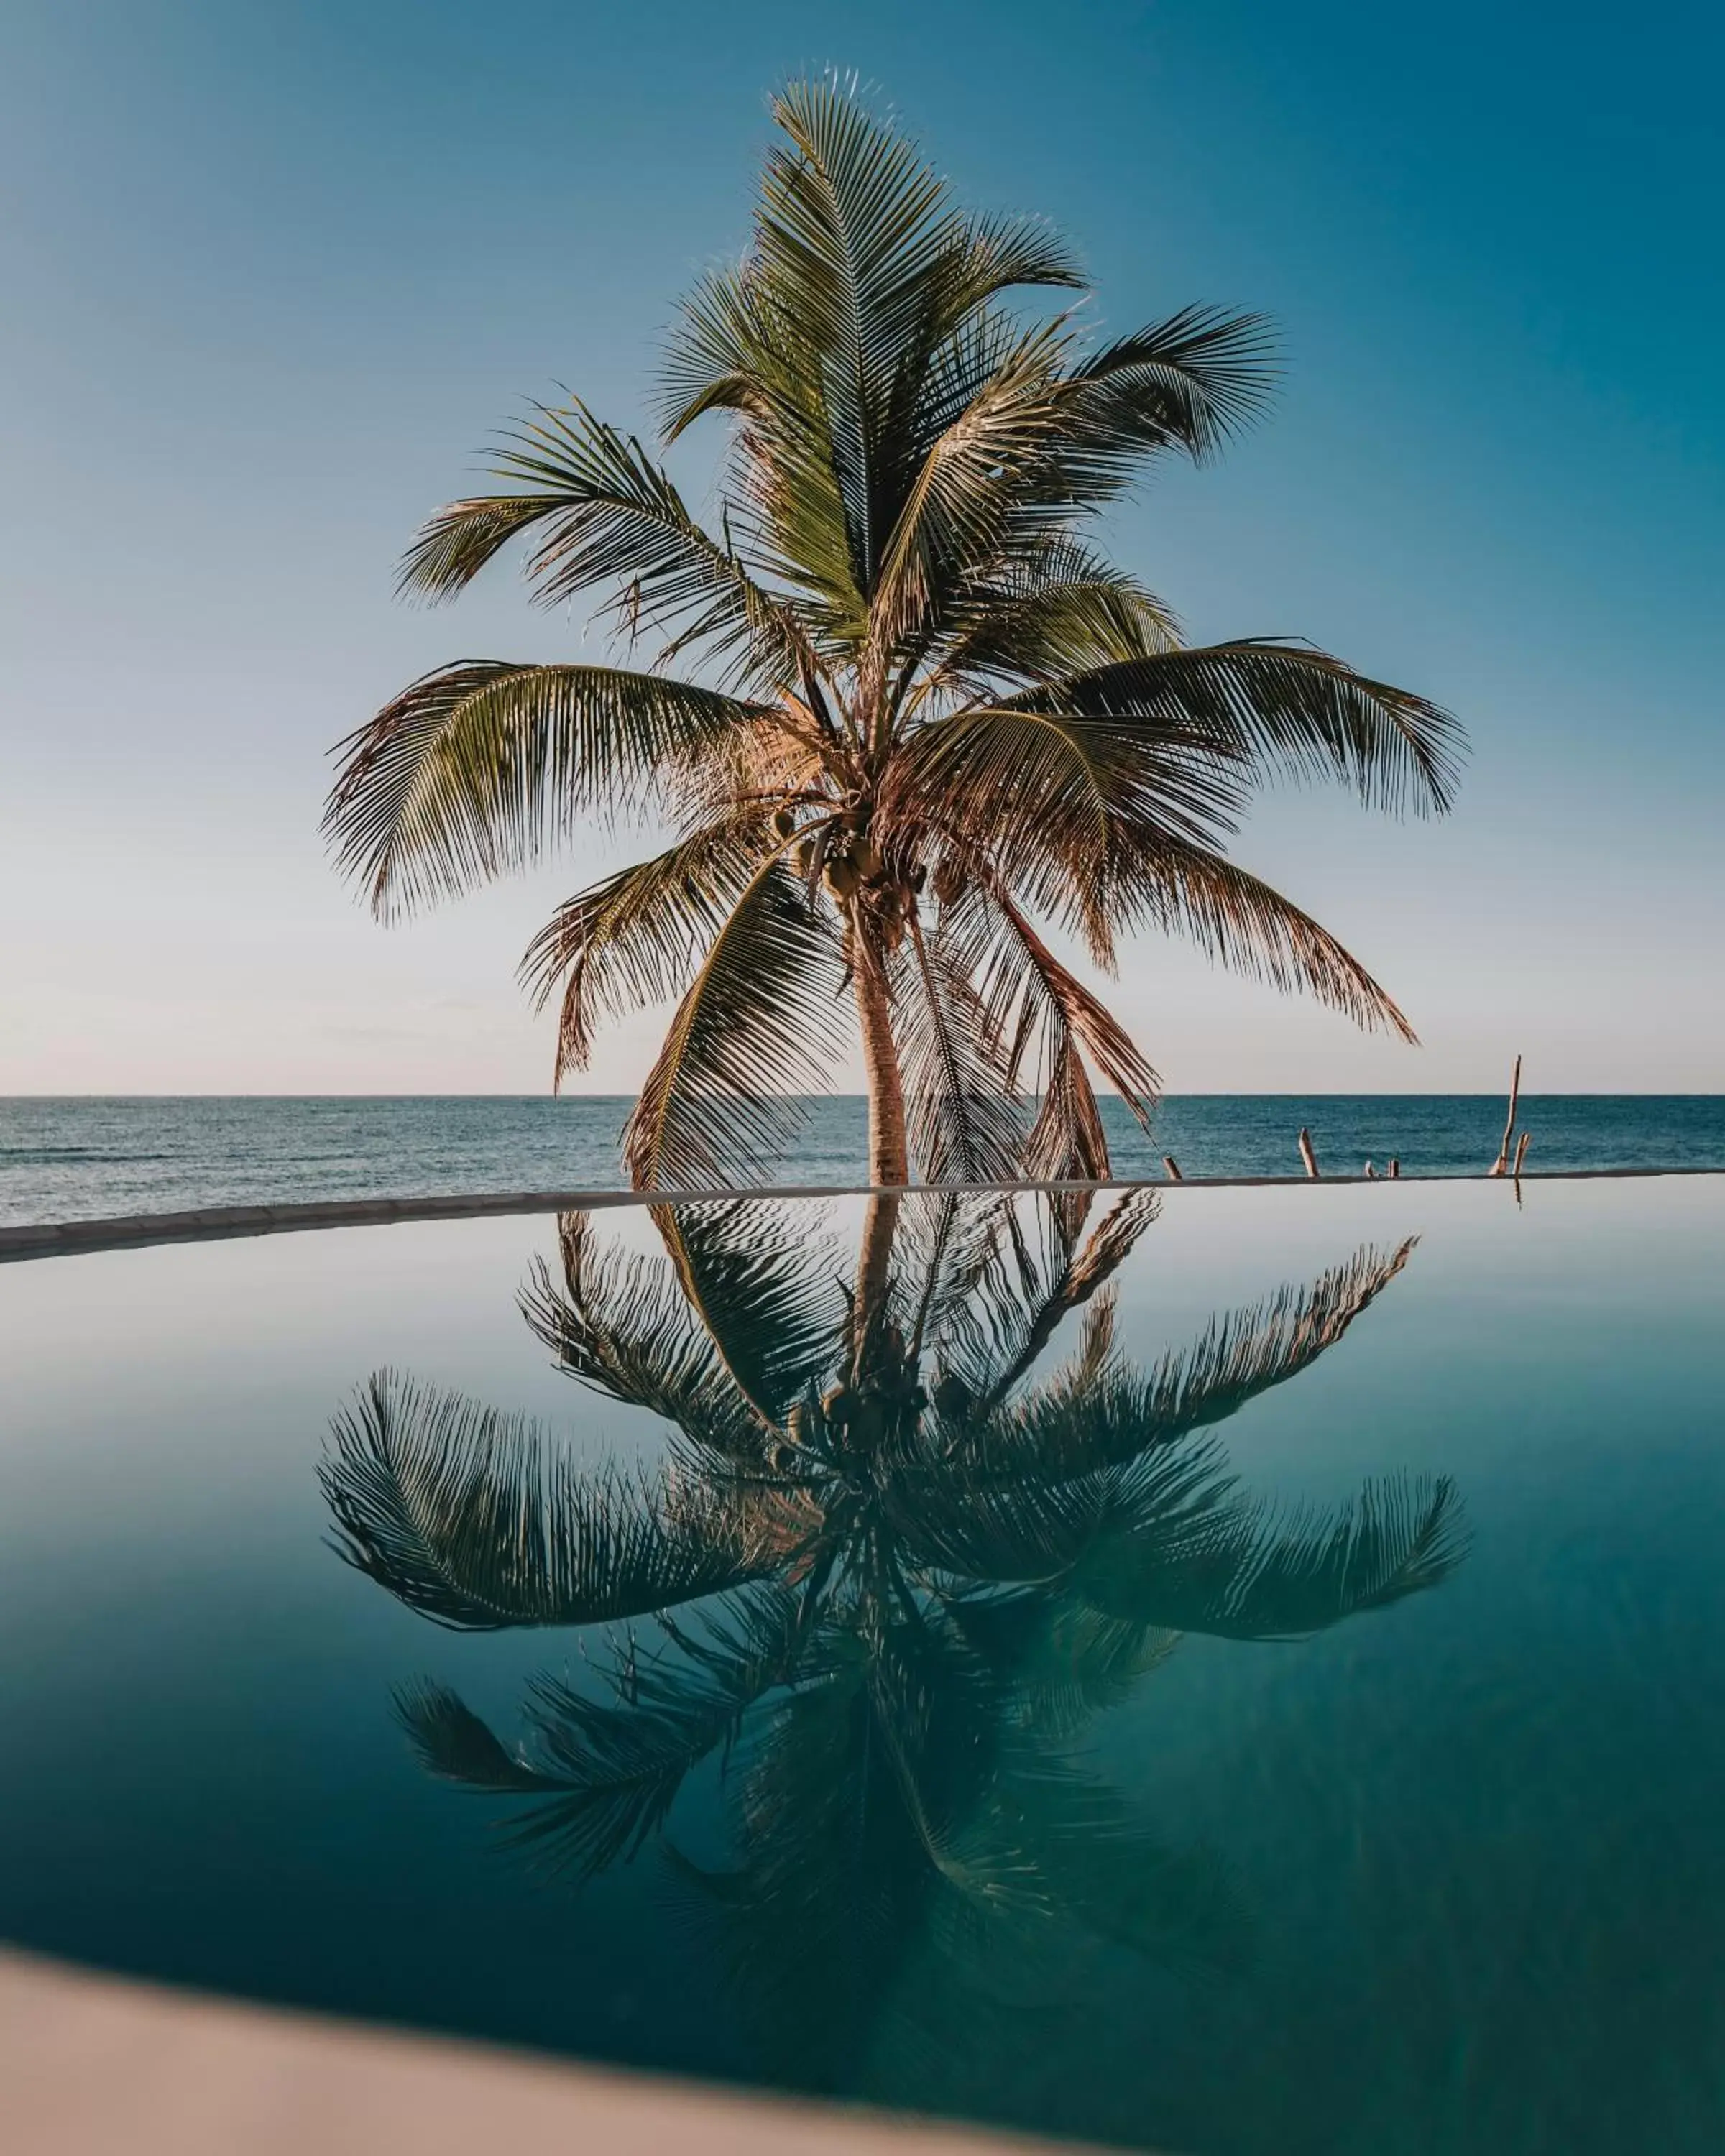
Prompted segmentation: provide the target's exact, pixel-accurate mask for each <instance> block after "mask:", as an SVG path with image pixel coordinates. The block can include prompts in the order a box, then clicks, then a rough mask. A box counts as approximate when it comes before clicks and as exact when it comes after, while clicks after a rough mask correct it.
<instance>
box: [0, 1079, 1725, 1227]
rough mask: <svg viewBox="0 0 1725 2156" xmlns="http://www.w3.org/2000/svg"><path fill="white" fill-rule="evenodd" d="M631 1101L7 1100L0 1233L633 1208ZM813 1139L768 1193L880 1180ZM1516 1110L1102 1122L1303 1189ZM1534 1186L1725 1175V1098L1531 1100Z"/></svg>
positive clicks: (843, 1143) (1489, 1096) (1149, 1157)
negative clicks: (427, 1206) (108, 1221)
mask: <svg viewBox="0 0 1725 2156" xmlns="http://www.w3.org/2000/svg"><path fill="white" fill-rule="evenodd" d="M633 1097H634V1096H631V1095H628V1094H619V1093H603V1094H600V1093H565V1094H562V1095H561V1096H558V1095H553V1094H550V1093H542V1094H511V1093H344V1094H335V1093H316V1094H299V1093H281V1094H261V1093H194V1094H184V1093H180V1094H137V1093H135V1094H7V1095H0V1225H6V1226H34V1225H39V1224H44V1223H48V1222H51V1221H59V1220H74V1219H100V1218H103V1217H106V1216H110V1215H114V1214H136V1213H157V1212H179V1211H186V1210H190V1209H195V1208H199V1207H206V1206H223V1205H253V1204H299V1203H312V1202H317V1201H321V1200H331V1199H385V1198H408V1197H429V1196H444V1195H451V1194H458V1193H459V1194H473V1193H496V1192H500V1191H515V1190H526V1189H538V1190H567V1191H576V1190H594V1191H598V1190H615V1189H619V1188H623V1187H624V1185H625V1183H626V1181H627V1178H626V1177H625V1175H624V1170H623V1163H622V1157H621V1152H620V1147H619V1139H620V1137H621V1133H622V1129H623V1125H624V1122H625V1120H626V1118H627V1116H628V1114H629V1108H630V1106H632V1104H633ZM789 1097H790V1098H792V1099H793V1101H795V1103H796V1106H797V1109H798V1111H799V1112H800V1114H801V1116H802V1123H803V1127H802V1129H801V1132H800V1133H799V1135H798V1137H797V1139H796V1140H795V1142H793V1143H792V1144H791V1145H789V1146H788V1147H787V1148H786V1149H785V1151H784V1152H783V1154H782V1156H781V1157H780V1158H778V1161H777V1162H776V1163H773V1165H772V1166H771V1168H770V1169H769V1171H768V1173H766V1174H764V1175H763V1176H762V1178H761V1180H762V1181H763V1182H767V1183H784V1184H797V1185H803V1186H807V1185H820V1186H831V1187H834V1188H839V1187H843V1186H847V1185H855V1184H856V1183H860V1182H862V1181H865V1180H866V1177H865V1139H866V1127H867V1104H866V1101H865V1098H864V1096H861V1095H860V1094H855V1093H829V1094H818V1095H808V1096H789ZM1506 1105H1507V1101H1506V1096H1505V1095H1504V1094H1503V1093H1486V1092H1481V1093H1319V1092H1303V1093H1171V1094H1167V1095H1165V1096H1163V1099H1162V1101H1161V1102H1160V1103H1159V1105H1158V1107H1157V1109H1156V1111H1155V1113H1154V1115H1153V1117H1152V1120H1151V1127H1150V1128H1149V1130H1148V1131H1147V1132H1146V1131H1145V1130H1143V1129H1142V1128H1140V1127H1139V1126H1138V1125H1137V1123H1136V1122H1134V1121H1133V1119H1132V1116H1131V1115H1130V1114H1129V1113H1128V1111H1127V1109H1126V1108H1125V1106H1123V1104H1122V1103H1121V1102H1119V1101H1114V1100H1107V1101H1104V1102H1103V1103H1102V1116H1103V1123H1104V1127H1105V1129H1106V1133H1107V1137H1108V1143H1109V1148H1110V1152H1111V1158H1112V1167H1113V1172H1114V1173H1115V1175H1116V1176H1117V1177H1118V1178H1120V1179H1122V1180H1123V1181H1134V1180H1152V1181H1153V1180H1158V1179H1163V1178H1165V1177H1166V1175H1167V1169H1166V1168H1165V1166H1164V1160H1165V1158H1170V1157H1171V1158H1173V1160H1174V1162H1175V1163H1176V1164H1177V1166H1178V1168H1179V1170H1180V1172H1181V1173H1182V1174H1183V1175H1184V1176H1187V1177H1190V1178H1204V1177H1228V1176H1245V1177H1257V1176H1266V1175H1268V1176H1277V1175H1286V1176H1298V1175H1300V1174H1301V1173H1303V1172H1304V1170H1303V1163H1302V1159H1301V1154H1300V1152H1299V1134H1300V1132H1301V1130H1302V1129H1304V1130H1307V1131H1308V1132H1309V1133H1310V1137H1311V1142H1312V1146H1313V1147H1314V1150H1315V1153H1316V1158H1317V1162H1318V1164H1319V1166H1320V1168H1321V1169H1322V1171H1323V1172H1324V1173H1330V1174H1335V1175H1358V1174H1361V1173H1363V1172H1364V1171H1365V1169H1366V1165H1367V1163H1368V1162H1369V1163H1371V1164H1372V1168H1373V1172H1374V1173H1385V1172H1386V1171H1387V1170H1388V1168H1389V1163H1390V1162H1391V1161H1394V1162H1396V1163H1398V1166H1399V1172H1400V1173H1403V1174H1405V1175H1409V1176H1414V1175H1440V1176H1461V1175H1479V1174H1483V1173H1485V1172H1486V1170H1487V1169H1488V1168H1490V1166H1491V1163H1492V1161H1493V1159H1494V1158H1495V1156H1496V1153H1497V1148H1498V1146H1499V1143H1500V1142H1501V1139H1502V1131H1503V1122H1504V1115H1505V1109H1506ZM1519 1121H1520V1126H1521V1127H1522V1129H1523V1130H1525V1131H1526V1132H1527V1134H1528V1143H1529V1152H1528V1157H1527V1166H1528V1168H1530V1169H1531V1170H1532V1172H1534V1173H1557V1172H1563V1171H1574V1170H1580V1169H1591V1168H1619V1169H1631V1170H1632V1169H1636V1168H1641V1169H1647V1170H1652V1169H1658V1168H1717V1169H1720V1170H1725V1094H1717V1093H1609V1094H1608V1093H1537V1092H1524V1093H1523V1094H1522V1096H1521V1106H1520V1117H1519Z"/></svg>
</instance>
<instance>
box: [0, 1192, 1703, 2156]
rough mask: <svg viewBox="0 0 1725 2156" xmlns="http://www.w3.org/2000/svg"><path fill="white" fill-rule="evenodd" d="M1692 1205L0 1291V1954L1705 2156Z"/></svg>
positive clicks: (507, 1237) (809, 1226)
mask: <svg viewBox="0 0 1725 2156" xmlns="http://www.w3.org/2000/svg"><path fill="white" fill-rule="evenodd" d="M1722 1199H1725V1177H1717V1176H1695V1177H1685V1178H1625V1179H1623V1180H1610V1181H1594V1182H1570V1181H1563V1180H1555V1181H1551V1182H1545V1183H1528V1184H1527V1186H1526V1187H1525V1188H1524V1190H1523V1193H1522V1204H1520V1205H1517V1204H1516V1203H1515V1202H1514V1199H1512V1195H1511V1193H1510V1192H1509V1191H1507V1189H1505V1188H1503V1187H1502V1185H1500V1184H1491V1183H1482V1182H1478V1181H1470V1182H1466V1183H1462V1182H1418V1183H1415V1182H1408V1181H1403V1182H1399V1183H1371V1184H1364V1183H1354V1184H1348V1185H1343V1184H1340V1183H1327V1184H1320V1185H1318V1186H1317V1188H1311V1187H1309V1186H1306V1185H1290V1184H1286V1183H1284V1184H1279V1185H1276V1186H1273V1187H1266V1186H1263V1185H1258V1186H1252V1187H1247V1188H1225V1189H1218V1188H1211V1189H1196V1188H1190V1187H1186V1188H1140V1189H1136V1190H1132V1191H1127V1192H1124V1193H1120V1192H1111V1193H1093V1194H1092V1195H1091V1198H1090V1200H1089V1203H1088V1204H1086V1205H1074V1204H1070V1203H1065V1204H1055V1202H1053V1201H1052V1200H1051V1199H1049V1198H1048V1197H1047V1196H1046V1195H1044V1194H1041V1193H1020V1194H1019V1195H1018V1196H1016V1197H1015V1198H1006V1197H1004V1196H1002V1195H1000V1194H998V1193H980V1192H975V1193H967V1194H962V1195H958V1196H957V1197H954V1198H951V1199H948V1198H947V1196H945V1195H936V1194H934V1193H910V1194H909V1195H907V1196H906V1198H905V1199H903V1200H902V1201H901V1204H899V1205H898V1206H897V1207H896V1208H892V1209H887V1210H886V1211H885V1212H883V1211H881V1210H880V1209H865V1206H864V1204H863V1203H862V1202H861V1201H860V1200H858V1199H851V1198H843V1197H825V1198H820V1199H788V1200H775V1201H769V1202H765V1203H748V1202H745V1203H742V1204H723V1205H721V1204H708V1205H705V1206H693V1207H684V1208H680V1209H675V1208H665V1209H659V1210H658V1211H657V1213H656V1214H648V1213H647V1212H646V1211H645V1210H644V1209H637V1208H633V1207H629V1208H614V1209H603V1210H596V1211H594V1212H593V1213H592V1214H587V1215H582V1214H579V1213H570V1214H565V1215H564V1216H563V1217H562V1219H559V1218H557V1216H556V1215H555V1214H541V1215H522V1216H515V1215H512V1216H510V1217H507V1218H503V1219H485V1220H465V1221H443V1222H434V1223H426V1222H418V1221H416V1222H410V1223H405V1224H396V1225H393V1226H388V1227H374V1228H360V1229H341V1230H337V1231H336V1232H333V1233H330V1234H320V1235H274V1236H265V1237H259V1238H254V1239H251V1240H245V1241H239V1242H217V1243H191V1244H184V1245H172V1246H166V1247H162V1248H157V1249H152V1250H122V1251H110V1252H103V1253H99V1254H95V1255H79V1256H63V1257H55V1258H53V1259H50V1260H39V1261H36V1262H31V1263H25V1264H19V1265H7V1266H4V1267H0V1402H3V1403H4V1408H3V1412H0V1430H3V1442H0V1580H3V1581H4V1583H5V1587H6V1592H7V1596H8V1614H9V1615H10V1618H11V1621H10V1622H9V1623H8V1624H7V1625H4V1626H0V1727H3V1728H4V1729H5V1730H6V1731H7V1732H8V1737H9V1738H10V1739H11V1741H10V1742H8V1743H6V1744H5V1745H3V1746H0V1939H5V1940H8V1941H11V1942H13V1943H18V1944H19V1945H22V1946H24V1947H26V1948H33V1949H35V1950H38V1951H40V1952H43V1953H52V1954H56V1955H60V1956H64V1957H67V1958H71V1959H73V1960H75V1961H80V1962H83V1963H87V1964H94V1965H95V1966H98V1967H105V1968H109V1969H118V1970H122V1971H128V1972H131V1973H133V1974H137V1975H140V1976H145V1977H148V1978H151V1979H157V1980H161V1981H166V1982H169V1983H173V1984H184V1985H187V1986H191V1987H193V1988H194V1989H198V1990H200V1991H213V1992H217V1993H221V1994H228V1995H229V1996H235V1997H241V1998H252V1999H264V2000H268V2001H273V2002H276V2003H280V2004H283V2005H295V2006H302V2007H308V2008H313V2009H317V2010H322V2011H325V2012H331V2013H336V2014H345V2015H355V2016H359V2017H362V2018H364V2019H367V2020H373V2021H379V2022H382V2023H385V2024H389V2025H395V2026H398V2027H401V2026H407V2027H417V2028H421V2029H430V2030H449V2031H454V2032H457V2033H459V2034H461V2035H466V2036H469V2037H474V2038H479V2039H482V2040H494V2041H498V2042H501V2043H505V2044H510V2045H531V2046H538V2047H541V2048H542V2049H544V2050H545V2051H550V2052H554V2053H561V2054H564V2055H574V2056H581V2057H585V2058H588V2059H591V2060H594V2061H601V2062H604V2063H606V2064H608V2065H612V2066H619V2067H625V2068H632V2069H646V2070H649V2071H660V2072H665V2073H671V2074H677V2075H683V2076H701V2077H703V2078H705V2079H708V2080H717V2081H723V2082H733V2083H737V2082H741V2083H747V2084H752V2085H755V2086H764V2087H776V2088H782V2089H785V2090H789V2091H795V2092H814V2093H816V2094H820V2095H826V2096H834V2097H840V2098H845V2099H851V2100H856V2101H861V2102H870V2103H873V2104H880V2105H886V2106H890V2107H894V2108H896V2109H901V2110H911V2111H916V2112H925V2113H935V2114H941V2115H945V2116H947V2117H957V2118H968V2119H976V2120H979V2121H982V2122H985V2123H989V2124H991V2125H999V2126H1006V2127H1014V2128H1024V2129H1026V2130H1028V2131H1030V2132H1032V2133H1037V2134H1039V2135H1054V2136H1061V2137H1071V2138H1075V2139H1080V2140H1081V2141H1082V2142H1083V2143H1085V2144H1086V2146H1095V2145H1098V2144H1104V2145H1108V2146H1113V2147H1117V2148H1125V2149H1140V2150H1144V2151H1146V2152H1149V2151H1157V2152H1160V2156H1174V2152H1180V2156H1558V2152H1561V2156H1642V2152H1647V2156H1717V2152H1718V2151H1719V2150H1720V2149H1721V2148H1725V2076H1722V2072H1721V2061H1722V2059H1725V1984H1721V1981H1720V1974H1719V1958H1720V1956H1719V1943H1720V1940H1721V1938H1722V1936H1725V1801H1722V1799H1725V1568H1722V1567H1721V1565H1720V1563H1719V1561H1718V1522H1719V1521H1720V1519H1721V1517H1725V1445H1721V1444H1720V1443H1719V1441H1718V1422H1719V1416H1718V1394H1719V1376H1720V1360H1721V1351H1720V1341H1719V1322H1718V1321H1719V1311H1720V1307H1721V1304H1722V1301H1725V1238H1722V1237H1721V1235H1720V1233H1719V1224H1720V1208H1721V1202H1722ZM883 1228H884V1235H883ZM865 1251H866V1252H867V1253H868V1254H869V1255H868V1261H867V1264H866V1266H865V1263H864V1253H865ZM865 1278H866V1279H867V1280H869V1281H872V1282H874V1283H875V1285H874V1286H872V1287H870V1288H869V1289H867V1290H865V1289H864V1287H863V1285H862V1284H863V1282H864V1281H865ZM865 1296H866V1297H867V1299H868V1300H867V1305H866V1306H867V1307H868V1309H869V1312H870V1322H867V1323H865V1324H863V1325H861V1326H860V1325H859V1324H858V1322H857V1320H858V1313H859V1311H860V1309H861V1308H863V1307H865ZM875 1316H878V1317H880V1320H881V1321H882V1322H878V1323H877V1322H872V1319H873V1317H875ZM739 1470H741V1472H739ZM386 2141H387V2137H386ZM5 2145H6V2146H8V2147H9V2146H14V2145H20V2147H21V2144H14V2143H12V2142H10V2141H8V2142H7V2143H6V2144H5ZM388 2145H392V2146H393V2143H389V2144H388Z"/></svg>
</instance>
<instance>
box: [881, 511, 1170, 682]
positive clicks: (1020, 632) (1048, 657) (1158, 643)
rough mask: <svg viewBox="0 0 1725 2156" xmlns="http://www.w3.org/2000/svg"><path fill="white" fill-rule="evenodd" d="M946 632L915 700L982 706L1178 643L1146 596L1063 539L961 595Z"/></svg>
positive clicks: (1158, 604)
mask: <svg viewBox="0 0 1725 2156" xmlns="http://www.w3.org/2000/svg"><path fill="white" fill-rule="evenodd" d="M950 632H951V634H950V641H949V643H948V644H947V649H946V651H945V653H944V654H943V656H942V659H941V660H940V663H939V665H938V666H937V668H936V669H935V670H934V671H933V672H932V674H931V675H929V677H928V679H927V683H926V684H923V685H919V687H918V690H917V691H916V699H915V701H917V702H920V701H922V699H923V698H924V697H926V696H931V695H937V694H938V693H939V692H940V691H941V690H957V691H962V692H968V693H969V694H973V695H975V696H977V697H978V698H979V699H980V700H981V701H992V700H993V698H992V691H993V690H994V689H995V688H996V687H997V686H998V685H1000V684H1003V683H1009V684H1011V685H1014V686H1016V685H1018V684H1019V683H1020V682H1022V681H1026V680H1029V681H1051V680H1060V678H1062V677H1063V676H1065V675H1072V674H1081V673H1088V672H1091V671H1093V670H1095V669H1096V668H1098V667H1101V666H1111V665H1118V664H1120V663H1121V662H1122V661H1123V660H1133V659H1147V658H1151V657H1153V656H1154V655H1155V654H1157V653H1158V652H1162V651H1171V650H1174V649H1178V645H1179V644H1180V642H1181V638H1180V633H1179V624H1178V622H1177V621H1176V620H1175V619H1174V617H1173V614H1172V613H1170V612H1169V610H1168V608H1167V607H1165V606H1164V605H1163V603H1162V601H1161V600H1160V599H1158V598H1157V597H1156V595H1155V594H1154V593H1153V592H1149V591H1147V590H1146V589H1145V588H1144V587H1143V586H1142V584H1141V583H1138V582H1137V579H1136V578H1134V577H1130V576H1128V575H1127V573H1126V572H1125V571H1124V570H1122V569H1117V568H1116V567H1114V566H1113V565H1112V563H1111V562H1106V561H1104V560H1103V559H1102V558H1101V556H1100V555H1098V554H1096V553H1094V552H1092V551H1091V549H1090V548H1089V547H1086V546H1084V545H1082V544H1081V542H1078V541H1077V540H1076V539H1070V538H1069V539H1065V540H1062V541H1060V542H1058V543H1055V544H1050V546H1049V547H1046V548H1045V549H1044V550H1043V551H1042V552H1041V553H1040V555H1039V557H1037V558H1036V559H1035V560H1034V562H1023V563H1018V562H1013V563H1008V564H1006V565H1004V571H1003V572H1001V573H999V574H997V575H995V576H993V577H989V578H985V579H983V580H982V581H980V582H978V583H977V584H975V585H974V586H973V587H972V588H968V590H966V591H965V592H964V593H963V596H962V597H961V598H960V599H959V601H958V603H957V606H956V607H955V608H954V612H953V617H952V621H951V624H950Z"/></svg>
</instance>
